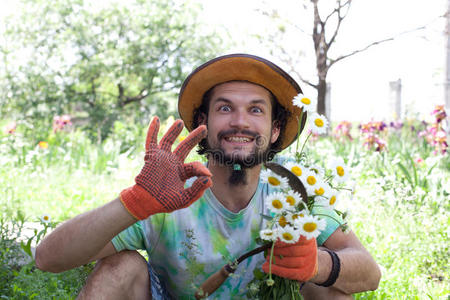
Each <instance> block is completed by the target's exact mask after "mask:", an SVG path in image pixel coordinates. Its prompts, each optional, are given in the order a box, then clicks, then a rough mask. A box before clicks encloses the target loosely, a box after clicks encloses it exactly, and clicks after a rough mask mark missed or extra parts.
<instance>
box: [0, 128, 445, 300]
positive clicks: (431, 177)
mask: <svg viewBox="0 0 450 300" xmlns="http://www.w3.org/2000/svg"><path fill="white" fill-rule="evenodd" d="M164 126H167V124H164V123H163V127H164ZM161 131H164V129H163V130H161ZM145 132H146V128H144V127H142V128H140V127H139V128H138V127H136V126H134V127H131V128H127V127H124V126H118V128H116V131H115V133H114V134H113V135H112V136H111V137H110V138H109V139H108V140H107V141H106V142H105V143H103V144H101V145H97V144H95V143H91V142H90V141H89V139H88V138H87V137H86V136H85V135H84V133H83V132H79V131H76V132H73V133H60V134H56V135H55V134H52V133H49V134H48V137H47V139H46V140H47V141H48V142H49V148H48V149H45V150H44V149H39V148H38V147H37V146H36V144H37V141H36V140H32V139H27V138H26V137H23V136H20V132H18V133H17V134H16V135H15V136H7V135H3V136H2V135H0V141H1V143H0V194H1V195H2V197H0V205H1V207H2V208H3V213H2V214H1V215H0V217H1V218H2V220H9V221H11V222H19V220H18V217H17V214H16V212H18V211H21V212H22V213H23V215H24V216H25V218H26V220H28V221H33V222H35V221H37V220H38V219H39V217H40V216H41V215H42V214H45V213H46V214H49V215H50V216H51V217H52V219H53V220H55V221H57V222H62V221H64V220H67V219H68V218H71V217H73V216H75V215H77V214H79V213H82V212H85V211H87V210H90V209H92V208H94V207H98V206H100V205H102V204H104V203H106V202H108V201H110V200H112V199H114V198H115V197H117V195H118V194H119V192H120V191H121V190H122V189H123V188H125V187H127V186H129V185H131V184H132V183H133V179H134V177H135V176H136V174H137V173H138V172H139V170H140V168H141V166H142V151H143V143H144V138H145ZM385 139H386V140H387V142H388V145H387V149H388V150H387V151H386V152H383V153H377V152H373V151H368V150H367V149H365V148H364V147H363V146H362V144H363V141H362V140H360V138H358V137H357V136H356V138H355V140H354V141H352V142H350V141H348V142H339V143H337V142H336V141H335V140H334V139H333V138H332V137H327V138H319V140H317V141H309V142H308V145H307V146H306V148H307V154H308V157H310V159H312V160H313V161H315V162H317V163H318V164H325V165H326V162H327V160H328V159H329V158H331V157H333V156H336V155H338V156H342V157H343V158H344V160H345V161H346V162H347V164H348V165H349V166H350V167H351V173H352V180H353V181H354V184H355V191H354V193H348V194H347V195H346V198H347V199H343V200H342V201H341V203H340V204H339V207H338V208H340V209H346V208H349V209H350V211H351V214H350V227H351V228H352V229H353V230H354V231H355V232H356V234H357V235H358V236H359V238H360V239H361V241H362V243H363V244H364V245H365V246H366V247H367V249H369V251H370V252H371V253H372V255H373V256H374V257H375V259H376V261H377V262H378V263H379V264H380V266H381V268H382V270H383V277H382V280H381V283H380V286H379V288H378V290H377V291H375V292H366V293H361V294H358V295H356V296H355V298H356V299H447V297H448V295H449V294H450V288H449V286H450V281H449V270H448V267H449V257H450V255H449V254H450V253H449V243H448V241H449V239H448V228H449V225H450V224H449V223H450V221H449V219H450V218H449V216H450V213H449V212H450V207H449V201H448V199H449V198H450V170H449V166H450V159H449V156H448V154H447V156H444V157H442V156H439V157H436V156H434V155H433V154H432V149H431V147H430V146H428V145H427V144H426V143H424V142H423V140H421V139H419V138H417V137H416V135H414V134H412V133H411V132H409V131H408V130H403V131H395V132H391V133H386V134H385ZM293 148H295V146H294V147H293ZM287 152H289V151H287ZM417 157H421V158H422V159H424V162H423V163H421V164H417V163H415V162H414V160H415V159H416V158H417ZM198 159H201V158H200V157H199V156H198V155H197V154H195V153H192V154H191V156H190V157H189V160H198ZM2 224H3V223H2ZM5 231H6V229H5V228H2V231H1V232H2V235H1V237H2V240H1V241H0V263H2V262H3V263H4V262H5V260H6V256H7V254H8V253H9V252H10V251H13V250H14V249H13V248H14V247H16V246H14V245H13V244H12V243H11V240H14V238H7V234H6V233H5ZM9 234H10V236H11V235H13V234H12V233H11V232H10V233H9ZM3 263H2V264H0V265H3V266H2V267H0V298H2V297H3V298H7V299H31V298H34V299H52V298H54V299H70V298H74V297H75V296H76V294H77V292H78V290H79V288H80V287H81V286H82V284H83V282H84V280H85V278H86V275H87V274H88V273H89V271H90V270H91V269H92V265H88V266H86V267H82V268H77V269H75V270H72V271H69V272H65V273H63V274H57V275H55V274H50V273H45V272H41V271H39V270H36V269H35V267H34V265H33V264H30V265H28V266H26V267H24V268H22V269H14V268H10V267H7V266H5V265H4V264H3Z"/></svg>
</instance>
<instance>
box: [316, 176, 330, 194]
mask: <svg viewBox="0 0 450 300" xmlns="http://www.w3.org/2000/svg"><path fill="white" fill-rule="evenodd" d="M313 193H314V195H313V196H321V197H328V195H330V193H331V187H330V185H329V184H328V183H326V182H325V181H323V180H319V181H318V182H317V183H316V186H315V187H314V191H313Z"/></svg>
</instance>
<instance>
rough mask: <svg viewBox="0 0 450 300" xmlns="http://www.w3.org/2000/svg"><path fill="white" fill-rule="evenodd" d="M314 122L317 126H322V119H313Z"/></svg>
mask: <svg viewBox="0 0 450 300" xmlns="http://www.w3.org/2000/svg"><path fill="white" fill-rule="evenodd" d="M314 124H316V126H317V127H323V120H322V119H315V120H314Z"/></svg>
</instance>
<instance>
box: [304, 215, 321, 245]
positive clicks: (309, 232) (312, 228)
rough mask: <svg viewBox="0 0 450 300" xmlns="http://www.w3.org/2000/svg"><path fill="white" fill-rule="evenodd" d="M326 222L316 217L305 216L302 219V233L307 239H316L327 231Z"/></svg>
mask: <svg viewBox="0 0 450 300" xmlns="http://www.w3.org/2000/svg"><path fill="white" fill-rule="evenodd" d="M325 226H326V224H325V220H323V219H319V218H318V217H316V216H311V215H310V216H305V217H304V218H301V219H300V232H301V235H303V236H305V237H306V239H308V240H309V239H311V238H316V237H318V236H319V234H320V232H321V231H322V230H324V229H325Z"/></svg>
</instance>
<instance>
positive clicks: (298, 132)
mask: <svg viewBox="0 0 450 300" xmlns="http://www.w3.org/2000/svg"><path fill="white" fill-rule="evenodd" d="M302 119H303V109H302V112H301V114H300V116H299V117H298V130H297V134H298V136H297V146H296V148H295V152H296V153H298V144H299V143H300V130H301V129H302Z"/></svg>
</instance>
